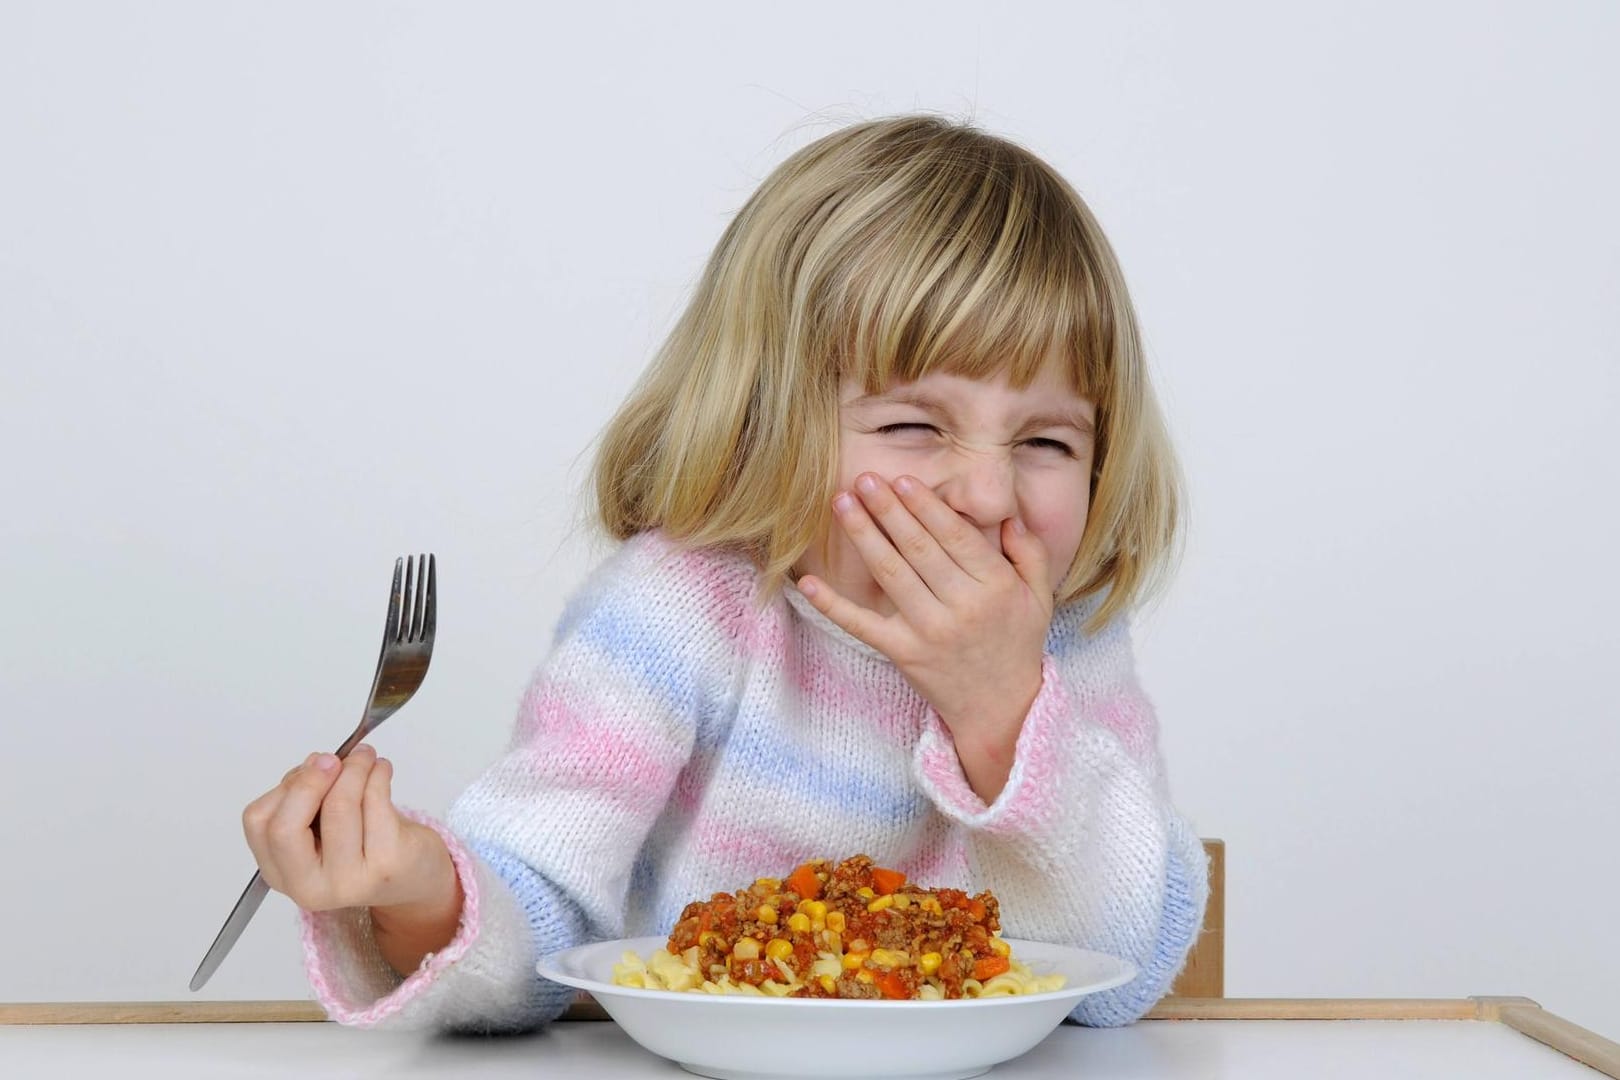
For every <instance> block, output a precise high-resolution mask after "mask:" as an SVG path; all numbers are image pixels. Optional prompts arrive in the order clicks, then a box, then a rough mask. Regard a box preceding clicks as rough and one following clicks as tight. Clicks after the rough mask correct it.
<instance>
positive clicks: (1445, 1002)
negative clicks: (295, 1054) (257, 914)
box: [0, 997, 1620, 1080]
mask: <svg viewBox="0 0 1620 1080" xmlns="http://www.w3.org/2000/svg"><path fill="white" fill-rule="evenodd" d="M607 1018H608V1017H607V1013H605V1012H604V1011H603V1010H602V1007H601V1006H600V1005H598V1004H596V1002H594V1001H583V1002H580V1003H578V1004H576V1005H574V1006H572V1007H571V1008H570V1009H569V1010H568V1012H567V1013H565V1014H564V1015H563V1019H565V1020H605V1019H607ZM1144 1019H1145V1020H1479V1021H1484V1022H1486V1023H1499V1024H1504V1025H1506V1026H1508V1027H1510V1028H1512V1029H1513V1030H1515V1031H1517V1032H1519V1033H1521V1034H1523V1035H1526V1036H1528V1037H1529V1038H1532V1039H1535V1040H1536V1041H1537V1042H1540V1043H1543V1044H1545V1045H1547V1046H1550V1047H1551V1048H1553V1049H1554V1050H1557V1051H1558V1052H1559V1053H1561V1054H1564V1055H1566V1056H1568V1057H1570V1058H1573V1059H1574V1060H1576V1061H1579V1062H1580V1063H1582V1064H1583V1065H1587V1066H1590V1067H1591V1068H1593V1069H1596V1070H1597V1071H1598V1072H1601V1073H1603V1074H1604V1075H1606V1076H1609V1077H1613V1078H1615V1080H1620V1043H1616V1042H1614V1041H1613V1040H1610V1039H1606V1038H1604V1037H1603V1036H1601V1035H1599V1034H1597V1033H1596V1032H1593V1031H1589V1030H1587V1029H1586V1028H1583V1027H1581V1026H1579V1025H1578V1024H1574V1023H1572V1022H1570V1021H1568V1020H1565V1019H1564V1018H1563V1017H1561V1016H1557V1015H1555V1014H1553V1013H1550V1012H1548V1011H1546V1010H1545V1009H1543V1008H1542V1007H1541V1006H1540V1005H1538V1004H1537V1003H1536V1002H1534V1001H1532V1000H1531V999H1529V998H1524V997H1468V998H1187V997H1172V998H1166V999H1165V1000H1163V1001H1161V1002H1159V1004H1158V1005H1156V1006H1154V1008H1153V1010H1152V1011H1151V1012H1149V1013H1148V1014H1147V1016H1146V1017H1144ZM325 1020H326V1013H325V1012H323V1011H322V1010H321V1007H320V1006H319V1005H317V1004H316V1003H315V1002H313V1001H40V1002H19V1003H13V1004H3V1003H0V1025H20V1024H253V1023H272V1024H285V1023H301V1022H308V1021H325Z"/></svg>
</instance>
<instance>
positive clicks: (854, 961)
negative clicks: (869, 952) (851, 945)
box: [844, 952, 866, 971]
mask: <svg viewBox="0 0 1620 1080" xmlns="http://www.w3.org/2000/svg"><path fill="white" fill-rule="evenodd" d="M864 963H866V954H865V953H863V952H847V953H845V954H844V970H845V971H859V970H860V968H861V965H862V964H864Z"/></svg>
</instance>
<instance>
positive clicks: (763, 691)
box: [300, 532, 1208, 1031]
mask: <svg viewBox="0 0 1620 1080" xmlns="http://www.w3.org/2000/svg"><path fill="white" fill-rule="evenodd" d="M757 583H758V573H757V571H756V570H755V569H754V567H753V565H752V564H751V563H750V562H749V561H748V560H747V559H746V558H744V557H743V556H741V555H738V554H735V553H728V552H716V551H712V550H711V551H688V550H683V549H681V548H679V547H677V546H676V545H675V544H673V543H672V542H670V541H669V540H668V539H666V538H665V537H664V536H662V535H661V534H660V533H656V532H653V533H646V534H643V535H641V536H638V537H635V538H633V539H631V540H630V541H627V542H626V543H624V544H623V545H621V546H620V548H619V549H618V550H617V551H616V552H615V553H614V554H613V555H612V556H610V557H609V558H608V559H607V560H605V561H604V563H603V564H602V565H601V566H599V567H598V568H597V570H596V571H595V572H594V573H593V574H592V575H591V577H590V578H589V580H588V581H587V582H586V584H585V586H584V587H583V588H582V589H581V590H580V591H579V592H578V593H577V594H576V595H575V596H574V597H573V598H572V599H571V600H570V602H569V604H568V606H567V608H566V609H565V611H564V613H563V617H562V619H561V621H560V624H559V626H558V629H557V635H556V641H555V644H554V648H553V651H552V654H551V656H550V657H549V658H548V659H547V660H546V662H545V663H544V664H542V665H541V666H540V668H539V669H538V670H537V671H536V673H535V675H534V677H533V679H532V681H531V682H530V684H529V686H528V689H527V692H526V693H525V695H524V697H523V699H522V705H521V708H520V710H519V713H518V718H517V723H516V727H515V730H514V732H513V736H512V739H511V743H510V745H509V747H508V749H507V750H506V752H505V753H504V754H503V755H502V756H501V757H500V758H499V759H498V760H497V761H496V762H495V763H494V764H493V765H492V766H490V768H489V769H488V770H487V771H486V772H485V773H484V774H483V775H482V776H480V777H479V778H478V779H477V780H476V781H475V782H474V783H473V784H472V785H471V786H470V787H469V788H468V789H467V790H466V791H465V792H464V793H463V794H462V795H461V796H460V797H459V798H458V799H457V800H456V801H455V803H454V805H453V806H452V807H451V809H450V812H449V815H448V823H447V824H441V823H439V822H437V821H435V820H433V819H431V818H428V817H426V816H423V815H418V814H414V813H413V814H412V815H411V816H412V817H413V818H415V819H416V820H419V821H423V822H425V823H427V824H429V825H431V826H432V827H433V828H435V829H436V830H438V831H439V833H440V834H441V835H442V836H444V838H445V840H446V842H447V843H448V844H449V846H450V851H451V855H452V858H453V860H454V863H455V866H456V870H457V873H458V874H459V875H460V876H461V883H462V887H463V889H464V891H465V894H466V903H465V906H464V909H463V913H462V919H461V923H460V926H459V928H458V931H457V933H456V936H455V938H454V940H453V941H452V942H451V943H450V944H449V945H448V946H446V947H445V948H444V949H442V950H441V951H439V952H438V953H435V954H430V955H429V956H428V957H426V958H425V959H424V960H423V962H422V965H421V967H420V968H419V969H418V970H417V971H416V972H414V973H413V974H412V975H411V976H410V977H409V978H406V979H403V980H402V979H401V978H400V977H399V976H398V975H397V974H395V973H394V972H393V970H392V969H390V968H389V966H388V965H387V963H386V962H384V961H383V959H382V957H381V955H380V954H379V953H378V951H377V948H376V946H375V943H374V942H373V941H372V939H371V920H370V916H369V913H368V912H367V911H366V910H365V909H363V908H353V909H346V910H342V911H333V912H324V913H319V914H314V913H309V912H303V913H301V915H300V918H301V922H302V936H303V942H304V953H305V965H306V969H307V971H308V974H309V977H310V982H311V984H312V986H313V987H314V989H315V992H316V996H317V998H318V999H319V1001H320V1002H321V1004H322V1005H323V1006H324V1007H325V1009H326V1011H327V1012H328V1014H329V1015H330V1016H332V1017H333V1018H334V1019H336V1020H338V1021H340V1022H342V1023H345V1024H354V1025H362V1026H365V1025H388V1026H391V1027H393V1026H398V1027H405V1026H413V1027H440V1028H447V1029H455V1030H477V1031H517V1030H525V1029H530V1028H533V1027H536V1026H538V1025H541V1024H543V1023H545V1022H547V1021H548V1020H550V1019H553V1018H555V1017H556V1016H557V1015H558V1014H560V1013H561V1012H562V1010H563V1009H564V1008H566V1006H567V1004H568V1003H569V1001H570V1000H571V999H572V996H573V992H572V991H570V990H569V989H567V988H566V987H562V986H560V985H558V984H555V983H551V982H549V981H546V980H542V979H541V978H540V977H539V976H538V975H537V974H535V970H534V967H535V961H536V959H537V958H538V957H539V956H540V955H542V954H544V953H546V952H550V951H553V950H556V949H562V948H566V947H568V946H571V945H577V944H581V943H583V942H587V941H596V940H606V939H611V938H619V937H629V936H637V935H642V934H666V933H668V932H669V930H670V928H671V927H672V926H673V925H674V923H675V920H676V918H677V917H678V916H679V914H680V911H681V908H682V907H683V906H684V905H685V904H686V903H687V902H688V901H690V900H694V899H706V898H708V897H709V895H710V894H712V893H713V892H715V891H717V890H727V889H734V888H738V887H741V886H742V885H745V884H747V883H748V882H751V881H753V880H754V878H756V877H761V876H778V875H781V874H784V873H786V872H787V871H788V870H789V869H791V868H792V867H793V866H795V865H797V864H798V863H800V862H803V861H804V860H806V859H809V858H814V857H824V858H830V859H840V858H843V857H846V856H848V855H852V854H855V853H857V852H864V853H866V854H868V855H871V856H872V857H873V858H874V859H876V860H877V861H878V862H880V863H882V864H884V865H888V866H892V867H895V868H896V869H899V870H902V871H904V872H905V873H906V874H907V875H908V876H910V877H911V878H912V879H914V880H917V881H920V882H922V883H925V884H928V885H933V886H952V887H956V888H961V889H965V890H968V891H969V892H976V891H978V890H980V889H984V888H989V889H991V890H993V891H994V892H995V893H996V895H997V896H998V897H1000V899H1001V911H1002V920H1003V926H1004V932H1005V933H1006V935H1007V936H1008V937H1011V938H1030V939H1035V940H1041V941H1054V942H1065V943H1069V944H1073V945H1078V946H1082V947H1085V948H1091V949H1098V950H1101V951H1103V952H1108V953H1112V954H1114V955H1116V956H1122V957H1125V958H1127V959H1129V960H1131V961H1132V962H1134V963H1135V964H1136V965H1137V967H1138V969H1139V971H1140V974H1139V975H1138V977H1137V978H1136V979H1135V981H1133V982H1131V983H1129V984H1127V985H1125V986H1122V987H1119V988H1118V989H1115V990H1112V991H1108V992H1105V993H1100V994H1094V995H1090V996H1088V997H1085V998H1082V999H1081V1002H1080V1004H1079V1006H1078V1007H1077V1008H1076V1009H1075V1010H1074V1013H1073V1014H1072V1015H1073V1017H1074V1018H1075V1019H1076V1020H1078V1021H1079V1022H1081V1023H1084V1024H1091V1025H1099V1026H1100V1025H1119V1024H1125V1023H1129V1022H1131V1021H1132V1020H1135V1019H1137V1018H1138V1017H1140V1016H1141V1015H1142V1014H1143V1013H1144V1012H1146V1011H1147V1010H1148V1009H1149V1008H1151V1007H1152V1005H1153V1004H1154V1003H1155V1002H1156V1001H1157V1000H1158V999H1159V998H1160V997H1161V996H1163V994H1164V993H1165V992H1166V991H1167V989H1168V988H1169V985H1170V983H1171V981H1172V980H1173V978H1174V977H1175V975H1176V974H1177V972H1178V971H1179V970H1180V968H1181V966H1182V964H1183V963H1184V961H1185V958H1186V955H1187V951H1188V949H1189V948H1190V946H1191V944H1192V942H1193V940H1194V938H1195V937H1196V935H1197V933H1198V930H1199V927H1200V925H1201V923H1202V920H1203V910H1204V902H1205V897H1206V893H1207V877H1208V875H1207V863H1206V860H1205V856H1204V851H1203V847H1202V845H1201V843H1200V841H1199V839H1198V837H1197V834H1196V833H1195V832H1194V831H1193V829H1192V828H1190V827H1189V826H1188V824H1187V823H1186V822H1185V821H1184V820H1183V819H1182V818H1181V817H1180V816H1178V815H1177V813H1176V811H1175V809H1174V808H1173V807H1172V805H1171V803H1170V799H1169V797H1168V790H1167V785H1166V780H1165V776H1164V770H1163V767H1162V763H1161V761H1160V758H1159V754H1158V749H1157V736H1156V725H1155V720H1154V715H1153V710H1152V707H1151V705H1150V704H1149V703H1148V701H1147V699H1146V698H1145V697H1144V696H1143V694H1142V691H1141V690H1140V689H1139V688H1138V685H1137V681H1136V677H1135V674H1134V670H1133V662H1132V657H1131V651H1130V644H1129V638H1128V633H1127V630H1126V627H1125V625H1124V623H1123V620H1115V621H1114V622H1113V623H1111V624H1110V625H1109V626H1107V627H1105V628H1104V629H1103V630H1102V631H1101V632H1100V633H1099V634H1097V635H1095V636H1088V635H1086V634H1084V633H1083V632H1082V630H1081V626H1082V624H1083V623H1084V622H1085V619H1086V617H1087V615H1088V614H1089V613H1090V612H1091V611H1092V610H1094V605H1095V603H1096V600H1095V598H1093V599H1092V600H1090V601H1082V602H1080V603H1077V604H1070V605H1065V606H1063V607H1060V608H1059V609H1058V611H1057V613H1056V615H1055V617H1054V619H1053V623H1052V627H1051V630H1050V633H1049V635H1048V638H1047V655H1046V658H1045V661H1044V677H1043V683H1042V686H1041V689H1040V692H1039V694H1038V696H1037V697H1036V699H1035V702H1034V704H1033V706H1032V707H1031V709H1030V712H1029V715H1028V716H1027V717H1026V718H1025V720H1024V725H1023V729H1022V731H1021V733H1020V735H1019V739H1018V745H1017V755H1016V759H1015V763H1014V765H1013V769H1012V773H1011V775H1010V777H1009V778H1008V781H1007V785H1006V788H1005V789H1004V790H1003V791H1002V793H1001V794H1000V796H998V797H997V799H996V800H995V802H994V803H993V804H992V805H990V806H986V805H985V804H984V803H983V802H982V801H981V800H980V799H979V798H978V796H976V795H975V794H974V793H973V791H972V789H971V788H970V787H969V786H968V783H967V780H966V778H965V777H964V776H963V773H962V769H961V766H960V764H959V763H958V761H957V758H956V752H955V749H954V747H953V745H952V743H951V736H950V732H949V731H948V730H947V729H946V728H945V727H944V725H943V724H942V723H941V722H940V719H939V717H938V715H937V714H936V713H935V712H934V711H933V709H932V708H931V707H930V706H929V705H928V703H927V702H926V701H925V700H924V699H923V698H922V697H921V696H920V695H919V694H918V693H917V692H916V691H915V690H913V689H912V688H911V686H910V684H909V683H907V682H906V681H905V679H904V678H903V676H902V675H901V674H900V672H899V670H898V669H897V668H896V667H895V666H894V665H893V664H892V663H891V662H890V661H889V660H888V659H887V658H886V657H884V656H883V655H882V654H881V653H879V652H877V651H876V650H874V649H872V648H870V647H868V646H867V645H865V644H864V643H862V642H860V641H858V640H857V639H855V638H854V637H852V636H850V635H849V634H847V633H845V632H844V631H843V630H841V629H840V628H838V627H837V626H836V625H834V624H833V623H832V622H831V621H830V620H828V619H827V618H826V617H825V616H823V615H822V614H821V613H820V612H818V611H816V610H815V609H814V608H813V607H811V606H810V604H809V602H808V601H806V600H805V599H804V598H803V597H802V596H800V595H799V594H798V592H797V590H794V589H792V588H791V587H790V588H788V589H786V590H784V592H783V593H782V594H781V595H779V596H777V597H776V598H774V599H773V601H772V602H771V603H770V604H768V605H766V606H764V607H763V608H761V607H760V606H759V605H757V604H756V603H755V600H754V597H755V595H756V588H757Z"/></svg>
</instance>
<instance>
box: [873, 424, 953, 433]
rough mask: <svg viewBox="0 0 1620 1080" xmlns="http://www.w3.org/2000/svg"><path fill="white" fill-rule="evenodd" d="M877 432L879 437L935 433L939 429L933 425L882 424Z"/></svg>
mask: <svg viewBox="0 0 1620 1080" xmlns="http://www.w3.org/2000/svg"><path fill="white" fill-rule="evenodd" d="M877 430H878V434H879V435H898V434H899V433H901V432H903V431H931V432H935V433H937V432H938V431H939V428H937V427H935V426H934V425H933V424H921V423H916V422H911V423H906V424H884V425H883V426H882V427H880V428H878V429H877Z"/></svg>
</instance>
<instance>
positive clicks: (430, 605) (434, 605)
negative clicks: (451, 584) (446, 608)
mask: <svg viewBox="0 0 1620 1080" xmlns="http://www.w3.org/2000/svg"><path fill="white" fill-rule="evenodd" d="M427 560H428V564H427V603H426V604H425V605H423V613H422V639H423V640H424V641H432V640H433V628H434V624H435V623H436V622H437V621H438V614H439V601H438V580H437V579H438V570H437V567H436V566H435V560H434V558H433V556H432V555H431V554H430V555H429V556H428V557H427Z"/></svg>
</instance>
